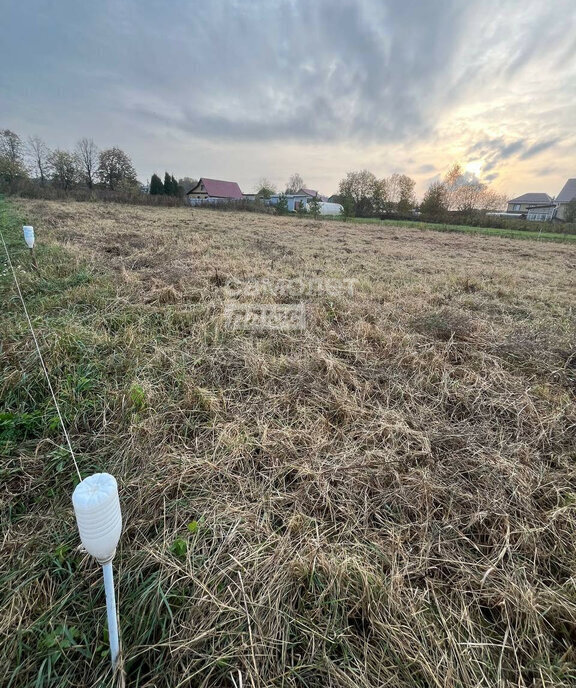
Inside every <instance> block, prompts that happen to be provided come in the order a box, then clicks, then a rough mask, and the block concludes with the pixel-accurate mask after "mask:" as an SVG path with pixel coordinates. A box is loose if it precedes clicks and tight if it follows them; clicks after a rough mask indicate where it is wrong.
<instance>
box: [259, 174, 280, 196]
mask: <svg viewBox="0 0 576 688" xmlns="http://www.w3.org/2000/svg"><path fill="white" fill-rule="evenodd" d="M256 193H257V194H258V196H260V197H261V198H270V196H272V195H274V194H275V193H276V184H274V182H271V181H270V180H269V179H268V178H267V177H260V179H259V180H258V184H256Z"/></svg>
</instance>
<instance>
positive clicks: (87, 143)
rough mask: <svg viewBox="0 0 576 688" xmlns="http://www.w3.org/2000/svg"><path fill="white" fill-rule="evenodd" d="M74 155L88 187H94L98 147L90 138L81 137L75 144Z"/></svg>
mask: <svg viewBox="0 0 576 688" xmlns="http://www.w3.org/2000/svg"><path fill="white" fill-rule="evenodd" d="M76 156H77V158H78V165H79V167H80V173H81V174H82V176H83V177H84V183H85V184H86V186H87V187H88V188H89V189H92V188H93V187H94V180H95V177H96V170H97V169H98V148H97V147H96V144H95V143H94V141H93V140H92V139H87V138H82V139H80V141H78V143H77V144H76Z"/></svg>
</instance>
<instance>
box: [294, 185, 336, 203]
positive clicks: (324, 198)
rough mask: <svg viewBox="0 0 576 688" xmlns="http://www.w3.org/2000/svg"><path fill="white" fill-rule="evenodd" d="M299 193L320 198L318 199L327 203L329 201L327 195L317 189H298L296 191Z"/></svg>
mask: <svg viewBox="0 0 576 688" xmlns="http://www.w3.org/2000/svg"><path fill="white" fill-rule="evenodd" d="M296 193H297V194H303V195H304V196H307V197H308V198H318V200H320V201H322V202H324V203H326V202H327V201H328V197H327V196H322V195H321V194H319V193H318V191H316V190H315V189H304V188H302V189H298V191H297V192H296Z"/></svg>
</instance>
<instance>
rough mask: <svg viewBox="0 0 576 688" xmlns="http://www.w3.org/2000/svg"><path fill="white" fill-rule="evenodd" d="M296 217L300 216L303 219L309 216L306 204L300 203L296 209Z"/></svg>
mask: <svg viewBox="0 0 576 688" xmlns="http://www.w3.org/2000/svg"><path fill="white" fill-rule="evenodd" d="M296 215H300V216H301V217H304V216H305V215H308V208H307V207H306V203H305V202H304V201H300V203H299V205H298V207H297V208H296Z"/></svg>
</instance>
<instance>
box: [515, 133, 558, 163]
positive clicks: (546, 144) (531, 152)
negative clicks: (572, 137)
mask: <svg viewBox="0 0 576 688" xmlns="http://www.w3.org/2000/svg"><path fill="white" fill-rule="evenodd" d="M557 143H558V139H557V138H556V139H550V140H549V141H541V142H540V143H535V144H534V145H533V146H530V148H528V150H525V151H524V153H522V155H521V156H520V158H521V160H529V159H530V158H533V157H534V156H535V155H539V154H540V153H542V152H543V151H545V150H548V149H549V148H552V147H553V146H555V145H556V144H557Z"/></svg>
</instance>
